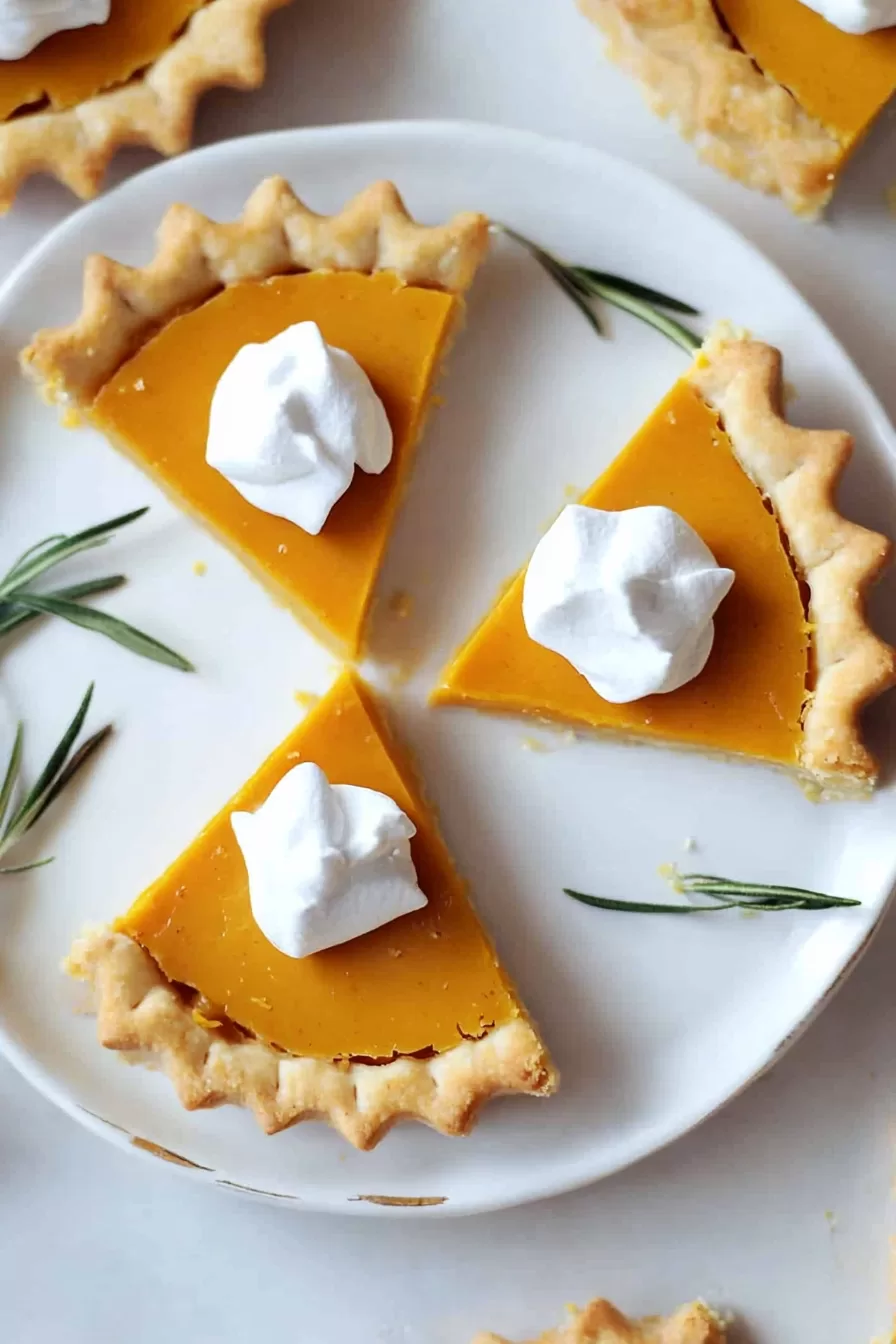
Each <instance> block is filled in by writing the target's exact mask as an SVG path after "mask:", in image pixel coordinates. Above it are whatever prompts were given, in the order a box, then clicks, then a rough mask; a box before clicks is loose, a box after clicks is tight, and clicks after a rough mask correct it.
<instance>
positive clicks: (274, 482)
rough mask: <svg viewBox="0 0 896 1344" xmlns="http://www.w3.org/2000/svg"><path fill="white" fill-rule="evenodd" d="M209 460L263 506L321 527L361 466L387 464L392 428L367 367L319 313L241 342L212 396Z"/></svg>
mask: <svg viewBox="0 0 896 1344" xmlns="http://www.w3.org/2000/svg"><path fill="white" fill-rule="evenodd" d="M205 456H206V461H207V462H208V464H209V466H212V467H215V468H216V469H217V470H218V471H220V472H221V474H222V475H223V476H225V477H226V478H227V480H228V481H229V482H230V484H231V485H232V486H234V488H235V489H236V490H238V491H239V492H240V494H241V495H242V496H243V498H244V499H246V500H248V501H249V503H250V504H253V505H254V506H255V508H257V509H263V510H264V511H265V513H272V514H276V515H277V517H279V518H286V519H288V520H289V522H291V523H295V524H296V526H297V527H301V528H303V529H304V531H306V532H310V533H312V535H315V536H316V535H317V533H318V532H320V530H321V528H322V527H323V525H324V523H325V522H326V520H327V517H328V516H329V513H330V510H331V509H332V507H333V505H334V504H335V503H336V501H337V500H338V499H339V498H340V497H341V496H342V495H344V494H345V492H346V490H347V489H348V488H349V486H350V485H351V483H352V477H353V476H354V473H355V467H356V466H357V467H360V468H361V470H362V471H369V472H374V473H379V472H381V471H385V469H386V467H387V466H388V465H389V463H390V461H391V460H392V429H391V426H390V424H389V419H388V417H387V415H386V409H385V407H384V406H383V403H382V401H381V400H380V398H379V397H378V396H377V394H376V392H375V391H374V388H373V385H372V384H371V382H370V379H369V378H368V377H367V374H366V373H365V372H364V370H363V369H362V368H361V366H360V364H359V363H358V362H357V360H356V359H355V358H354V357H353V356H352V355H350V354H349V353H348V351H346V350H340V349H339V348H338V347H337V346H333V345H328V344H327V342H326V341H325V340H324V338H323V336H322V335H321V331H320V328H319V327H318V325H317V323H316V322H297V323H296V324H295V325H294V326H292V327H287V328H286V330H285V331H281V332H279V333H278V334H277V335H276V336H273V337H272V338H271V340H269V341H264V342H263V343H261V344H255V343H250V344H248V345H244V346H242V348H241V349H240V350H238V351H237V353H236V354H235V355H234V357H233V359H232V360H231V361H230V363H229V364H228V366H227V368H226V369H225V370H224V372H223V373H222V375H221V377H220V379H219V381H218V385H217V387H216V388H215V392H214V395H213V397H212V404H211V412H210V415H209V427H208V440H207V443H206V453H205Z"/></svg>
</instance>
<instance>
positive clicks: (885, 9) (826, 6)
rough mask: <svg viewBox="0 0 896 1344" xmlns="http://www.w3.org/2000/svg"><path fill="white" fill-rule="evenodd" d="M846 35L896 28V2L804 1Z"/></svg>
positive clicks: (864, 0) (894, 0) (871, 0)
mask: <svg viewBox="0 0 896 1344" xmlns="http://www.w3.org/2000/svg"><path fill="white" fill-rule="evenodd" d="M803 4H804V5H806V6H807V8H809V9H814V10H815V12H816V14H820V15H821V17H822V18H823V19H827V21H828V23H832V24H834V26H835V27H836V28H842V29H843V31H844V33H873V32H874V31H875V29H877V28H892V27H894V26H896V0H803Z"/></svg>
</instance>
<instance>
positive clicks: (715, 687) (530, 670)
mask: <svg viewBox="0 0 896 1344" xmlns="http://www.w3.org/2000/svg"><path fill="white" fill-rule="evenodd" d="M581 503H582V504H586V505H591V506H592V507H594V508H599V509H630V508H636V507H638V506H640V505H644V504H659V505H665V506H666V507H667V508H669V509H673V510H674V511H675V512H676V513H678V514H680V515H681V517H682V518H684V519H685V521H686V522H688V523H690V525H691V527H693V528H694V530H695V531H696V532H698V533H699V535H700V536H701V537H702V538H703V540H704V541H705V542H706V544H707V546H708V547H709V548H710V550H711V551H712V553H713V555H714V556H715V558H716V561H717V563H718V564H719V565H723V566H726V567H728V568H730V569H733V570H734V572H735V576H736V577H735V580H734V586H733V587H732V589H731V591H730V593H729V594H728V596H727V597H726V598H725V600H724V601H723V603H722V605H721V606H720V607H719V609H718V611H717V612H716V615H715V642H714V644H713V650H712V653H711V655H710V658H709V662H708V663H707V665H706V667H705V668H704V670H703V671H702V672H701V673H700V674H699V676H697V677H696V678H695V679H694V680H693V681H690V682H688V683H687V685H685V686H682V687H680V688H679V689H678V690H676V691H671V692H669V693H668V694H666V695H650V696H646V697H645V698H644V699H642V700H636V701H633V702H631V703H629V704H611V703H610V702H609V701H606V700H603V699H602V698H601V697H600V696H599V695H598V694H597V692H596V691H594V690H592V688H591V687H590V686H589V684H588V682H587V681H586V680H585V678H584V677H582V676H581V675H580V674H579V673H578V672H577V671H576V670H575V668H574V667H573V666H572V665H571V664H570V663H568V662H567V661H566V660H565V659H564V658H562V657H560V656H559V655H558V654H556V653H553V652H551V651H550V650H549V649H546V648H543V647H542V646H541V645H540V644H536V643H534V641H533V640H531V639H530V638H529V636H528V634H527V633H526V627H525V625H524V623H523V614H522V593H523V579H524V574H520V575H519V576H518V577H517V578H516V579H515V580H514V581H513V583H512V584H511V586H510V587H509V589H508V590H507V592H506V593H505V595H504V596H503V598H502V599H501V601H500V602H499V604H498V605H497V607H495V609H494V610H493V611H492V612H491V613H490V615H489V616H487V617H486V619H485V621H484V622H483V624H482V625H481V626H480V627H479V629H478V630H477V631H476V632H475V634H474V635H473V636H472V638H471V639H470V640H469V642H468V643H467V644H466V646H465V647H464V648H463V649H462V650H461V651H460V652H459V653H458V655H457V657H456V659H455V660H454V662H453V663H452V664H451V665H450V666H449V667H448V668H447V669H446V671H445V673H444V676H443V681H442V684H441V685H440V686H439V687H437V689H436V690H435V691H434V692H433V695H432V703H434V704H441V705H458V704H459V705H473V706H477V707H479V708H482V709H489V710H493V711H499V712H501V711H503V712H508V713H514V714H530V715H534V716H537V717H540V718H546V719H554V720H557V721H559V722H562V723H567V724H574V725H577V726H582V727H586V728H593V729H597V730H606V731H612V732H617V733H621V734H623V735H634V736H638V737H643V738H653V739H657V740H658V741H665V742H675V743H680V744H682V745H689V746H694V747H701V748H704V749H708V750H715V751H722V752H731V753H738V754H742V755H745V756H750V757H757V758H759V759H761V760H766V761H771V762H775V763H777V764H780V765H787V766H796V765H797V764H798V759H799V745H800V741H801V737H802V728H801V716H802V710H803V705H804V702H805V698H806V687H807V679H808V676H809V634H808V629H807V624H806V619H805V612H804V608H803V599H802V595H801V592H800V587H799V584H798V582H797V579H796V576H795V574H794V571H793V568H792V565H791V562H790V559H789V557H788V555H787V553H786V551H785V549H784V546H783V543H782V541H781V535H780V530H779V527H778V523H777V520H776V519H775V517H774V516H773V514H772V513H771V512H770V510H769V509H768V508H766V506H765V504H764V502H763V499H762V497H761V495H760V494H759V491H758V490H757V489H756V487H755V486H754V485H753V483H752V482H751V481H750V480H749V478H748V477H747V475H746V473H745V472H744V471H743V469H742V468H741V466H740V464H739V463H738V461H737V459H736V457H735V455H734V451H733V448H732V446H731V442H730V440H729V438H728V436H727V434H726V433H725V431H724V429H723V428H722V427H721V425H720V423H719V417H718V415H717V414H716V413H715V411H713V410H712V409H711V408H710V407H709V406H708V405H707V404H706V403H705V402H704V401H703V400H702V398H701V397H700V396H699V395H698V393H697V392H696V391H695V390H694V389H693V387H692V386H691V384H690V383H689V382H687V381H686V380H685V379H682V380H681V381H679V382H678V383H677V384H676V385H675V387H674V388H673V389H672V391H671V392H670V393H669V395H668V396H667V397H666V399H665V400H664V401H663V402H662V403H661V404H660V405H659V406H658V407H657V409H656V411H655V412H654V414H653V415H652V416H651V418H650V419H649V420H648V421H647V422H646V423H645V424H644V426H643V427H642V428H641V429H640V430H639V432H638V433H637V434H636V435H635V437H634V438H633V439H632V441H631V442H630V443H629V445H628V447H627V448H626V449H625V450H624V451H623V452H622V453H621V454H620V455H619V456H618V457H617V458H616V459H615V461H614V462H613V463H612V464H611V465H610V467H609V468H608V469H607V470H606V471H605V472H604V474H603V475H602V476H601V477H600V478H599V479H598V480H597V481H596V482H595V484H594V485H592V486H591V488H590V489H589V490H588V491H587V492H586V493H585V494H584V495H583V497H582V500H581Z"/></svg>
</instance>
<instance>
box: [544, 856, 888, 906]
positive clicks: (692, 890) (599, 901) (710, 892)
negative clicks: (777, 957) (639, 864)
mask: <svg viewBox="0 0 896 1344" xmlns="http://www.w3.org/2000/svg"><path fill="white" fill-rule="evenodd" d="M660 872H661V873H662V875H663V877H665V879H666V881H667V882H668V883H669V885H670V886H671V887H672V888H673V890H674V891H677V892H680V893H681V894H682V895H684V896H690V895H695V896H708V897H709V899H710V900H711V901H712V902H713V904H712V905H692V904H690V903H688V904H680V905H668V904H664V903H661V902H655V901H624V900H616V899H613V898H611V897H609V896H586V895H585V894H584V893H583V892H581V891H573V890H571V889H570V888H569V887H564V888H563V890H564V892H565V893H566V895H567V896H571V897H572V898H573V900H576V901H581V902H582V903H583V904H584V905H593V906H596V907H597V909H599V910H623V911H628V912H629V913H634V914H642V915H696V914H712V912H713V911H714V910H734V909H738V910H755V911H757V912H759V911H762V912H765V913H767V914H772V913H774V912H775V911H779V910H832V909H834V908H835V907H840V908H842V907H843V906H855V905H861V904H862V902H861V901H856V900H852V899H851V898H849V897H846V896H828V895H826V894H825V893H824V892H822V891H810V890H809V889H808V888H807V887H785V886H781V885H780V884H775V883H770V884H767V883H763V882H735V881H733V880H732V879H731V878H728V877H714V876H713V875H712V874H709V873H680V872H679V871H678V869H677V868H676V866H675V865H674V864H664V865H663V867H662V868H661V869H660Z"/></svg>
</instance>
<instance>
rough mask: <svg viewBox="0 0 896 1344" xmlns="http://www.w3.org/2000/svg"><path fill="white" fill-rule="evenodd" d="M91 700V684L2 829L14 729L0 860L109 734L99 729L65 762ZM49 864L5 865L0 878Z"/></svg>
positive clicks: (15, 766)
mask: <svg viewBox="0 0 896 1344" xmlns="http://www.w3.org/2000/svg"><path fill="white" fill-rule="evenodd" d="M92 697H93V683H92V682H91V684H90V685H89V686H88V688H87V691H86V692H85V694H84V696H83V698H82V700H81V703H80V705H79V706H78V709H77V711H76V713H75V717H74V718H73V719H72V721H71V723H70V724H69V725H68V727H67V728H66V730H65V732H64V733H63V735H62V739H61V741H60V742H59V743H58V745H57V746H56V748H55V750H54V751H53V752H52V753H51V755H50V758H49V760H48V761H47V763H46V765H45V766H44V768H43V770H42V771H41V772H40V775H39V776H38V779H37V781H36V782H35V784H34V785H33V786H32V788H31V789H30V790H29V791H28V793H27V795H26V797H25V799H24V801H23V802H22V804H21V806H20V807H19V808H18V810H17V811H16V812H15V813H14V814H13V816H12V817H11V818H10V820H9V821H8V822H7V823H6V824H5V825H2V821H3V816H4V814H5V812H6V810H7V809H8V806H9V803H10V801H11V799H12V795H13V792H14V789H15V783H16V780H17V778H18V775H19V768H20V763H21V754H22V734H23V728H22V725H21V724H19V725H18V728H17V730H16V736H15V741H14V743H13V747H12V752H11V753H10V758H9V764H8V765H7V767H6V774H5V776H4V780H3V784H2V785H0V857H2V856H3V855H5V854H7V853H8V852H9V851H10V850H11V849H13V848H14V846H15V845H17V844H18V842H19V841H20V840H21V839H22V837H23V836H24V835H25V834H26V833H27V832H28V831H29V830H30V829H31V827H32V826H33V825H34V824H35V822H36V821H38V820H39V819H40V818H41V817H42V816H43V814H44V813H45V812H46V810H47V808H48V807H49V806H50V804H51V803H53V802H54V801H55V800H56V798H58V797H59V794H60V793H61V792H62V790H63V789H64V788H66V787H67V786H68V785H69V784H70V783H71V781H72V779H73V778H74V777H75V775H76V774H78V773H79V771H81V770H82V769H83V768H84V766H85V765H86V763H87V762H88V761H89V760H90V758H91V756H93V754H94V753H95V752H96V751H97V750H98V749H99V747H100V746H102V744H103V742H105V741H106V739H107V738H108V736H109V734H110V733H111V731H112V728H111V725H107V726H106V727H105V728H101V729H100V730H99V731H98V732H96V733H94V734H93V736H92V737H89V738H88V739H87V741H86V742H83V743H82V744H81V746H80V747H79V748H78V749H77V751H75V753H74V755H73V756H71V758H69V752H70V751H71V750H72V747H73V746H74V744H75V741H76V739H77V737H78V734H79V733H80V731H81V728H82V726H83V724H84V719H85V717H86V715H87V711H88V709H89V708H90V701H91V699H92ZM52 862H53V860H52V858H45V859H34V860H32V861H31V862H29V863H19V864H7V865H5V866H3V867H0V876H10V875H11V874H13V873H27V872H30V871H31V870H32V869H33V868H43V867H44V866H45V865H46V864H48V863H52Z"/></svg>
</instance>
